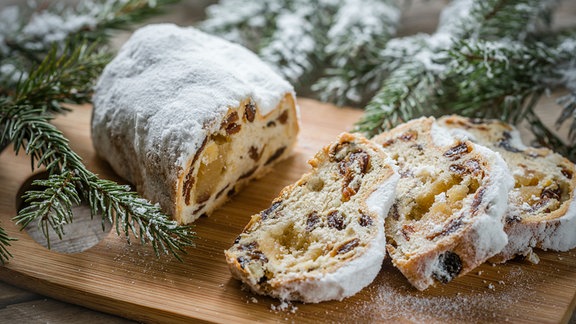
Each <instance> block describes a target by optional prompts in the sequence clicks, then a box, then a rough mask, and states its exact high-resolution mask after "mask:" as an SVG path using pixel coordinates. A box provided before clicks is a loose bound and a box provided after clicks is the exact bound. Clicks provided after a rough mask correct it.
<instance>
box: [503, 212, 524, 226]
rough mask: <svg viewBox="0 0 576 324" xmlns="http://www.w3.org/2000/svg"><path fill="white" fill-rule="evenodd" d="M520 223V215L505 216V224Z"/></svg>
mask: <svg viewBox="0 0 576 324" xmlns="http://www.w3.org/2000/svg"><path fill="white" fill-rule="evenodd" d="M520 221H522V217H520V215H516V214H514V215H510V214H508V215H507V216H506V224H512V223H519V222H520Z"/></svg>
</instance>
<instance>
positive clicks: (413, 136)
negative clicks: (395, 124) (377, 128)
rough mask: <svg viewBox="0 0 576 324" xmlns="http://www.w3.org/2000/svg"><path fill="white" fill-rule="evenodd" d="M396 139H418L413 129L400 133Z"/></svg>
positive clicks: (406, 140)
mask: <svg viewBox="0 0 576 324" xmlns="http://www.w3.org/2000/svg"><path fill="white" fill-rule="evenodd" d="M398 139H400V140H402V141H404V142H408V141H411V140H414V139H418V133H417V132H416V131H413V130H409V131H407V132H406V133H404V134H402V135H400V136H399V137H398Z"/></svg>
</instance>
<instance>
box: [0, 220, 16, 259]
mask: <svg viewBox="0 0 576 324" xmlns="http://www.w3.org/2000/svg"><path fill="white" fill-rule="evenodd" d="M12 241H16V239H14V238H12V237H10V236H8V233H6V231H5V230H4V229H3V228H2V227H0V265H3V264H5V263H6V262H7V261H8V259H10V258H11V257H12V254H11V253H10V251H8V247H9V246H10V242H12Z"/></svg>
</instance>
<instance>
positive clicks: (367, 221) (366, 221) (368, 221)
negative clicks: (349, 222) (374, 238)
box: [358, 211, 374, 227]
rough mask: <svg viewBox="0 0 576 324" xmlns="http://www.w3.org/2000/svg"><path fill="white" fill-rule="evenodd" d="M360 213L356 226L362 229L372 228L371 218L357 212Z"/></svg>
mask: <svg viewBox="0 0 576 324" xmlns="http://www.w3.org/2000/svg"><path fill="white" fill-rule="evenodd" d="M358 212H359V213H360V218H358V224H360V226H362V227H366V226H372V224H373V222H374V221H373V220H372V217H370V216H368V215H366V214H364V213H363V212H362V211H358Z"/></svg>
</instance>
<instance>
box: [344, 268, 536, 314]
mask: <svg viewBox="0 0 576 324" xmlns="http://www.w3.org/2000/svg"><path fill="white" fill-rule="evenodd" d="M483 267H489V265H484V266H483ZM499 267H501V266H499ZM384 270H385V271H382V272H381V275H380V276H379V277H378V278H377V280H376V282H377V284H374V285H371V286H370V287H368V288H367V290H369V291H368V292H367V293H366V295H367V296H368V298H367V299H366V300H361V301H356V302H354V303H353V304H352V305H350V306H348V307H349V309H350V314H351V315H352V318H353V319H356V320H363V321H370V322H390V321H392V322H394V321H401V322H403V323H410V322H414V323H423V322H425V323H448V322H450V323H458V322H463V321H465V322H468V321H470V320H471V319H472V318H474V319H476V320H479V321H481V322H486V321H494V320H495V319H501V316H502V313H503V311H505V310H507V309H509V308H510V307H511V306H513V305H514V304H515V303H517V302H519V301H521V300H526V299H530V298H532V297H531V296H532V295H535V291H534V290H530V289H518V287H529V286H531V285H532V284H533V282H534V281H535V280H536V279H537V278H534V277H532V276H530V275H528V274H527V273H526V272H524V271H522V267H521V266H520V265H519V264H508V265H507V268H506V269H502V271H501V272H502V274H501V275H502V276H501V277H493V276H489V275H487V274H486V272H487V271H477V272H476V273H474V274H469V275H468V276H467V277H468V278H467V281H468V282H469V283H471V286H469V287H466V288H465V289H462V292H457V291H455V290H453V289H452V290H450V291H448V290H444V289H443V287H436V288H434V289H430V290H428V291H426V292H420V291H417V290H416V289H414V288H413V287H411V286H410V285H409V284H408V282H407V281H406V280H405V279H404V278H403V277H402V275H401V274H400V273H399V271H397V270H395V269H394V268H393V266H392V265H391V263H390V262H389V261H387V262H385V265H384ZM459 284H462V283H460V282H458V280H457V281H455V282H453V283H451V284H450V285H452V286H453V285H459ZM368 314H370V318H367V317H366V316H367V315H368Z"/></svg>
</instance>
